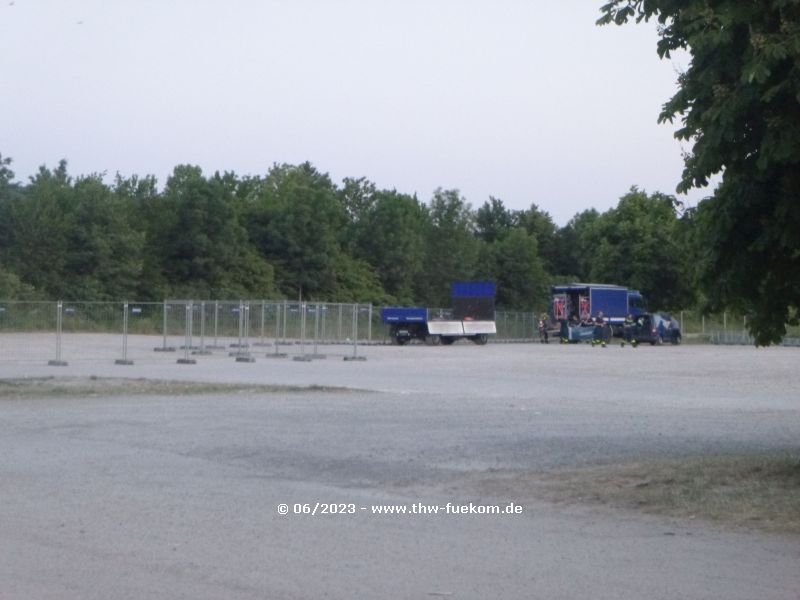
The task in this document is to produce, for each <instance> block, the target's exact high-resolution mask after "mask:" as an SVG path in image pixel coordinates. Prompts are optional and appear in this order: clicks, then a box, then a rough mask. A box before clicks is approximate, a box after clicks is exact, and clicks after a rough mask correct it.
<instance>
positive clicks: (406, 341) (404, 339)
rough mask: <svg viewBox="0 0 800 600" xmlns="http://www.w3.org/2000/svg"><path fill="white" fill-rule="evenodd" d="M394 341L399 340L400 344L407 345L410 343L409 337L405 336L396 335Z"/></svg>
mask: <svg viewBox="0 0 800 600" xmlns="http://www.w3.org/2000/svg"><path fill="white" fill-rule="evenodd" d="M394 341H395V342H397V345H398V346H405V345H406V344H407V343H408V338H405V337H396V338H394Z"/></svg>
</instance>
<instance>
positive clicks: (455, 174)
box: [0, 0, 708, 225]
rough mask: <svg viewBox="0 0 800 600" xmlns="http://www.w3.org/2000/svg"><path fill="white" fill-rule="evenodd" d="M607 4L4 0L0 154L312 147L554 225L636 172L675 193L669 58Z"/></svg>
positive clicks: (77, 168) (102, 158)
mask: <svg viewBox="0 0 800 600" xmlns="http://www.w3.org/2000/svg"><path fill="white" fill-rule="evenodd" d="M601 4H602V1H601V0H561V1H558V2H553V1H544V0H481V1H478V0H475V1H469V0H402V1H401V0H394V1H389V0H291V1H289V0H218V1H214V2H211V1H206V0H191V1H190V0H135V1H134V0H127V1H124V0H14V1H13V2H12V1H11V0H0V74H2V81H3V83H2V93H0V115H2V118H1V119H0V153H2V155H3V156H10V157H11V158H12V159H13V160H14V163H13V165H12V168H13V170H14V171H15V172H16V174H17V179H19V180H23V179H26V178H27V177H28V176H30V175H31V174H33V173H34V172H35V171H36V169H37V168H38V166H39V165H41V164H47V165H48V166H51V167H52V166H54V165H55V164H56V163H57V162H58V160H59V159H61V158H66V159H67V160H68V161H69V165H70V167H69V168H70V173H72V174H73V175H78V174H88V173H92V172H103V171H105V172H107V173H108V174H109V175H112V176H113V174H114V173H116V172H120V173H121V174H123V175H131V174H138V175H145V174H153V175H156V176H157V177H158V179H159V182H160V183H161V184H163V183H164V181H165V180H166V177H167V175H168V174H169V173H170V172H171V170H172V168H173V167H174V166H175V165H177V164H185V163H190V164H196V165H199V166H201V167H202V168H203V170H204V171H205V172H206V173H208V174H210V173H213V171H215V170H232V171H235V172H236V173H237V174H240V175H244V174H252V175H255V174H264V173H266V171H267V170H268V168H269V166H270V165H272V164H273V163H276V162H277V163H284V162H286V163H293V164H296V163H300V162H303V161H306V160H308V161H310V162H311V163H313V164H314V165H315V166H316V167H317V168H318V169H319V170H321V171H324V172H327V173H329V174H330V175H331V177H332V178H333V179H334V181H336V182H340V181H341V179H342V178H344V177H362V176H363V177H367V178H368V179H370V180H371V181H373V182H374V183H375V184H376V185H377V186H378V187H380V188H396V189H397V190H398V191H401V192H406V193H416V194H417V195H418V197H419V198H420V199H421V200H424V201H428V200H429V199H430V196H431V193H432V192H433V190H434V189H435V188H437V187H443V188H458V189H459V190H461V192H462V194H463V195H464V196H465V197H466V199H467V200H468V201H469V202H470V203H471V204H472V205H473V206H475V207H477V206H480V205H481V204H483V202H485V201H486V200H487V199H488V198H489V196H494V197H496V198H500V199H502V200H503V201H504V202H505V204H506V206H508V207H510V208H518V209H522V208H527V207H529V206H530V205H531V203H536V204H537V205H539V207H540V208H542V209H544V210H546V211H548V212H549V213H550V214H551V215H552V216H553V218H554V219H555V220H556V222H557V223H559V224H561V225H563V224H564V223H566V221H567V220H568V219H569V218H571V217H572V216H573V215H574V214H575V213H576V212H579V211H581V210H584V209H586V208H590V207H595V208H597V209H599V210H605V209H607V208H609V207H611V206H614V205H615V204H616V202H617V200H618V199H619V197H620V196H621V195H623V194H624V193H625V192H626V191H627V190H628V189H629V188H630V186H632V185H638V186H639V187H642V188H644V189H646V190H647V191H648V192H653V191H663V192H666V193H674V189H675V185H676V184H677V181H678V178H679V177H680V173H681V169H682V159H681V151H682V148H681V145H680V144H679V143H678V142H677V141H675V140H674V138H673V137H672V133H673V130H674V129H675V127H674V126H669V125H658V124H657V122H656V121H657V117H658V113H659V110H660V107H661V105H662V104H663V103H664V102H665V101H666V100H668V99H669V97H670V96H671V95H672V94H673V93H674V91H675V80H676V76H677V75H676V69H678V68H680V66H681V65H680V64H676V63H674V62H670V61H660V60H659V59H658V55H657V54H656V50H655V48H656V41H657V37H656V33H655V26H654V25H639V26H633V25H629V26H626V27H615V26H608V27H597V26H595V25H594V22H595V20H596V19H597V18H598V16H599V11H598V8H599V6H600V5H601ZM686 149H688V148H686ZM707 193H708V192H707V191H705V192H699V193H697V194H693V195H692V196H690V197H689V198H688V199H686V198H684V200H688V201H689V203H692V204H693V203H696V201H697V199H699V198H700V197H702V196H703V195H706V194H707Z"/></svg>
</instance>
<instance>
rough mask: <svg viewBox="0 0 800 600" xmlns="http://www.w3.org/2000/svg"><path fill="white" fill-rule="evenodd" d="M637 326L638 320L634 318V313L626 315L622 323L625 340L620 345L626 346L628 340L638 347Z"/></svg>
mask: <svg viewBox="0 0 800 600" xmlns="http://www.w3.org/2000/svg"><path fill="white" fill-rule="evenodd" d="M635 327H636V321H634V320H633V315H631V314H629V315H628V316H627V317H625V321H624V322H623V324H622V334H623V340H624V341H623V342H622V343H621V344H620V346H623V347H624V346H625V343H626V342H627V343H628V344H630V345H631V346H633V347H634V348H635V347H636V344H637V342H636V337H635V333H636V331H635Z"/></svg>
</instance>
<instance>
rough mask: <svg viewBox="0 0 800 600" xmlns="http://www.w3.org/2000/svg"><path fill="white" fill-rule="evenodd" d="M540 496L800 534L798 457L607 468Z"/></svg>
mask: <svg viewBox="0 0 800 600" xmlns="http://www.w3.org/2000/svg"><path fill="white" fill-rule="evenodd" d="M536 490H538V493H537V495H540V496H544V497H545V498H547V499H548V500H552V501H563V502H588V503H600V504H604V505H609V506H613V507H617V508H628V509H631V508H632V509H636V510H641V511H644V512H648V513H653V514H660V515H668V516H672V517H678V518H684V519H694V518H697V519H705V520H709V521H712V522H715V523H719V524H723V525H730V526H735V527H752V528H757V529H761V530H765V531H772V532H782V533H792V534H800V455H798V454H795V455H788V454H784V455H737V456H712V457H703V458H686V459H682V460H669V461H652V462H639V463H633V464H625V465H604V466H600V467H593V468H586V469H579V470H574V471H569V472H561V473H556V474H553V475H551V476H545V477H544V478H543V479H541V480H539V481H538V482H537V485H535V486H534V491H535V493H536Z"/></svg>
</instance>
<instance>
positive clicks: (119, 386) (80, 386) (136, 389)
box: [0, 377, 357, 400]
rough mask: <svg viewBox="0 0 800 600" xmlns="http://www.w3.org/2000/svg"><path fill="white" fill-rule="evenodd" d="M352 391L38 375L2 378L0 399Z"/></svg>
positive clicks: (340, 388)
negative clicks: (33, 376)
mask: <svg viewBox="0 0 800 600" xmlns="http://www.w3.org/2000/svg"><path fill="white" fill-rule="evenodd" d="M345 391H347V392H353V391H357V390H354V389H351V388H344V387H326V386H320V385H309V386H292V385H264V384H236V383H204V382H197V381H166V380H159V379H143V378H140V379H125V378H111V377H108V378H106V377H38V378H22V379H0V400H14V399H20V398H67V397H73V398H74V397H93V396H123V395H124V396H130V395H141V396H187V395H199V394H216V393H225V394H231V393H234V394H235V393H252V394H277V393H297V392H345Z"/></svg>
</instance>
